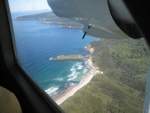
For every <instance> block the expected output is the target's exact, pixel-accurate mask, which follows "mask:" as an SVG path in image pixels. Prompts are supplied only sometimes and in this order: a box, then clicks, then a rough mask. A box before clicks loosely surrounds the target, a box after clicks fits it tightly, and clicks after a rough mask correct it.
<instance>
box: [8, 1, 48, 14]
mask: <svg viewBox="0 0 150 113" xmlns="http://www.w3.org/2000/svg"><path fill="white" fill-rule="evenodd" d="M9 6H10V10H11V12H20V11H33V10H45V9H50V7H49V5H48V3H47V0H9Z"/></svg>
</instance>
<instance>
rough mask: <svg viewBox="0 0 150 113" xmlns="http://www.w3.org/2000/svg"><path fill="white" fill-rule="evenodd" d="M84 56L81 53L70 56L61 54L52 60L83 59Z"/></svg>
mask: <svg viewBox="0 0 150 113" xmlns="http://www.w3.org/2000/svg"><path fill="white" fill-rule="evenodd" d="M83 58H84V56H82V55H81V54H77V55H68V56H64V55H60V56H57V57H56V58H50V60H82V59H83Z"/></svg>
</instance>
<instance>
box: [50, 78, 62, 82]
mask: <svg viewBox="0 0 150 113" xmlns="http://www.w3.org/2000/svg"><path fill="white" fill-rule="evenodd" d="M53 80H56V81H63V80H64V79H63V78H55V79H53Z"/></svg>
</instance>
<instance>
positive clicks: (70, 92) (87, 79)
mask: <svg viewBox="0 0 150 113" xmlns="http://www.w3.org/2000/svg"><path fill="white" fill-rule="evenodd" d="M87 65H88V66H90V68H91V70H90V72H89V73H88V74H87V75H86V76H84V78H83V79H82V81H81V82H80V83H79V84H77V85H75V86H72V87H70V89H69V90H68V91H67V92H66V93H64V94H63V95H61V96H59V97H57V98H55V99H54V100H55V102H56V103H57V104H58V105H60V104H61V103H63V102H64V101H65V100H66V99H67V98H69V97H71V96H73V95H74V94H75V93H76V92H77V91H78V90H79V89H80V88H82V87H83V86H85V85H86V84H88V83H89V82H90V80H91V79H92V78H93V76H94V75H96V74H97V73H101V74H103V72H101V71H98V70H97V67H94V66H93V62H92V59H91V57H90V58H89V59H87Z"/></svg>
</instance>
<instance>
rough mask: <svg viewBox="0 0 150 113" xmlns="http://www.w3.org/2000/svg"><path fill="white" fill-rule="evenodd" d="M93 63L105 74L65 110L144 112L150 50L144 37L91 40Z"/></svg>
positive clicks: (64, 106)
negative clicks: (93, 49) (136, 38)
mask: <svg viewBox="0 0 150 113" xmlns="http://www.w3.org/2000/svg"><path fill="white" fill-rule="evenodd" d="M91 45H92V47H94V48H95V51H94V53H93V54H92V58H93V62H94V64H95V65H96V66H98V67H99V68H100V70H102V71H104V74H103V75H101V74H98V75H96V76H95V77H94V78H93V79H92V80H91V82H90V83H89V84H88V85H86V86H85V87H83V88H82V89H80V90H79V91H78V92H77V93H76V94H75V95H74V96H72V97H70V98H69V99H67V100H66V101H65V102H64V103H63V104H61V105H60V106H61V107H62V109H63V110H64V111H65V112H66V113H142V111H143V103H144V94H145V89H146V87H145V85H146V78H147V74H148V64H149V57H150V53H149V50H148V48H147V46H146V44H145V42H144V39H139V40H133V39H108V40H105V39H101V40H100V41H96V42H92V43H91Z"/></svg>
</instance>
